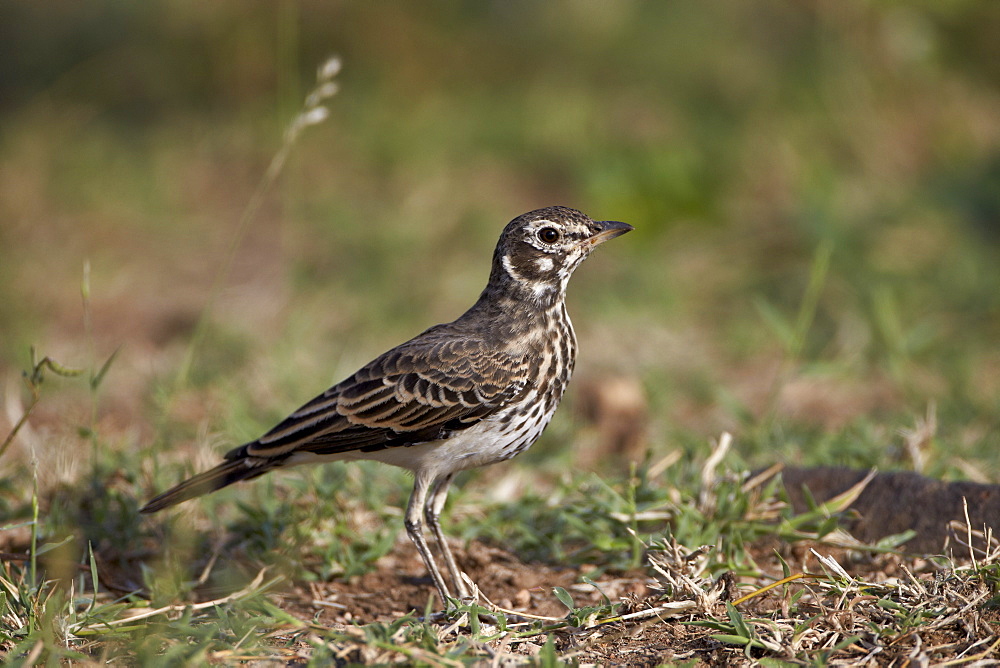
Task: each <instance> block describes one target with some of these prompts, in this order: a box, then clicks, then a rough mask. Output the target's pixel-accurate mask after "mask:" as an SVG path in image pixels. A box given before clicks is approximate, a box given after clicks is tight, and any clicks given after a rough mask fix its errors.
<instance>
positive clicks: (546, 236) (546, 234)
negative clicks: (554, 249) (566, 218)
mask: <svg viewBox="0 0 1000 668" xmlns="http://www.w3.org/2000/svg"><path fill="white" fill-rule="evenodd" d="M536 236H537V237H538V240H539V241H541V242H543V243H546V244H554V243H555V242H557V241H559V230H557V229H556V228H554V227H543V228H542V229H540V230H538V232H537V234H536Z"/></svg>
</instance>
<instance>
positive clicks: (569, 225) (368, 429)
mask: <svg viewBox="0 0 1000 668" xmlns="http://www.w3.org/2000/svg"><path fill="white" fill-rule="evenodd" d="M631 229H632V227H631V226H629V225H626V224H625V223H618V222H611V221H606V222H595V221H593V220H591V219H590V218H588V217H587V216H585V215H584V214H582V213H580V212H579V211H576V210H574V209H569V208H566V207H560V206H555V207H548V208H545V209H539V210H537V211H532V212H530V213H526V214H524V215H522V216H519V217H517V218H515V219H514V220H512V221H511V222H510V223H509V224H508V225H507V227H506V228H505V229H504V231H503V233H502V234H501V235H500V240H499V242H498V243H497V247H496V251H495V252H494V255H493V267H492V270H491V272H490V278H489V282H488V283H487V286H486V289H485V290H483V293H482V294H481V295H480V297H479V300H478V301H477V302H476V303H475V304H474V305H473V306H472V308H470V309H469V310H468V311H466V312H465V313H464V314H463V315H462V316H461V317H460V318H458V319H457V320H455V321H453V322H450V323H446V324H442V325H436V326H434V327H431V328H430V329H428V330H426V331H425V332H423V333H421V334H419V335H418V336H416V337H414V338H413V339H410V340H409V341H407V342H405V343H403V344H401V345H399V346H397V347H395V348H393V349H392V350H390V351H388V352H386V353H384V354H383V355H381V356H379V357H377V358H376V359H374V360H373V361H372V362H370V363H368V364H367V365H365V366H364V367H362V368H361V369H360V370H358V371H357V372H356V373H355V374H354V375H352V376H351V377H349V378H347V379H346V380H344V381H342V382H340V383H337V384H336V385H334V386H333V387H331V388H330V389H328V390H327V391H326V392H324V393H323V394H321V395H319V396H318V397H316V398H315V399H313V400H312V401H310V402H308V403H307V404H305V405H304V406H302V407H301V408H299V409H298V410H297V411H295V412H294V413H292V414H291V415H290V416H288V417H287V418H286V419H285V420H283V421H282V422H281V423H280V424H278V425H277V426H276V427H274V428H273V429H271V430H270V431H269V432H267V433H266V434H264V435H263V436H261V437H260V438H258V439H257V440H255V441H251V442H250V443H246V444H244V445H241V446H240V447H238V448H236V449H234V450H232V451H230V452H229V453H227V454H226V455H225V461H224V462H223V463H221V464H220V465H219V466H217V467H215V468H214V469H211V470H209V471H206V472H204V473H201V474H199V475H196V476H194V477H193V478H191V479H189V480H186V481H184V482H182V483H180V484H179V485H177V486H176V487H174V488H172V489H170V490H168V491H166V492H164V493H163V494H160V495H159V496H157V497H156V498H154V499H152V500H151V501H150V502H149V503H148V504H146V506H145V507H143V508H142V512H144V513H151V512H155V511H158V510H162V509H163V508H167V507H169V506H172V505H175V504H177V503H180V502H182V501H186V500H188V499H191V498H194V497H196V496H200V495H202V494H206V493H208V492H211V491H214V490H217V489H220V488H222V487H225V486H226V485H229V484H232V483H234V482H237V481H239V480H245V479H249V478H255V477H257V476H259V475H262V474H264V473H267V472H268V471H271V470H273V469H276V468H281V467H285V466H291V465H296V464H304V463H312V462H323V461H336V460H343V459H375V460H378V461H382V462H385V463H388V464H393V465H396V466H402V467H404V468H408V469H410V470H412V471H413V472H414V474H415V484H414V490H413V494H412V495H411V497H410V503H409V506H408V508H407V513H406V528H407V531H408V532H409V534H410V537H411V538H412V539H413V541H414V543H415V544H416V546H417V549H418V550H419V552H420V554H421V556H422V557H423V559H424V562H425V563H426V565H427V568H428V570H429V571H430V573H431V576H432V578H433V579H434V584H435V586H436V587H437V589H438V592H439V594H440V595H441V598H442V602H443V603H446V602H447V597H448V596H450V595H451V594H450V591H449V590H448V587H447V586H446V584H445V582H444V579H443V577H442V576H441V573H440V571H439V569H438V567H437V564H436V562H435V560H434V557H433V556H432V554H431V552H430V550H429V548H428V546H427V543H426V540H425V539H424V535H423V530H422V529H423V522H424V520H426V522H427V524H428V525H430V527H431V529H432V531H433V533H434V536H435V539H436V540H437V542H438V544H439V546H440V549H441V551H442V554H443V555H444V557H445V560H446V563H447V566H448V571H449V576H450V579H451V580H452V584H453V585H454V586H455V588H456V591H457V592H458V593H459V595H460V596H465V595H467V593H468V590H467V588H466V586H465V583H464V582H462V580H461V578H460V577H459V575H458V569H457V567H456V565H455V561H454V558H453V557H452V555H451V552H450V550H449V549H448V545H447V543H446V542H445V541H444V537H443V536H442V534H441V530H440V526H439V523H438V517H439V515H440V513H441V510H442V509H443V507H444V501H445V497H446V495H447V490H448V485H449V484H450V482H451V479H452V477H453V476H454V474H455V473H457V472H459V471H462V470H465V469H468V468H472V467H474V466H482V465H485V464H491V463H494V462H498V461H502V460H505V459H509V458H510V457H513V456H514V455H516V454H518V453H519V452H522V451H523V450H525V449H526V448H528V447H529V446H530V445H531V444H532V443H533V442H534V441H535V440H536V439H537V438H538V436H539V435H540V434H541V432H542V430H543V429H544V428H545V426H546V425H547V424H548V422H549V420H550V419H551V417H552V414H553V412H555V409H556V407H557V406H558V404H559V400H560V399H561V398H562V395H563V392H564V390H565V389H566V384H567V383H568V382H569V377H570V374H571V373H572V371H573V364H574V359H575V356H576V337H575V335H574V333H573V326H572V324H571V323H570V319H569V316H568V314H567V313H566V305H565V301H564V297H565V292H566V285H567V283H568V281H569V278H570V276H571V275H572V273H573V271H574V270H575V269H576V267H577V266H579V264H580V263H581V262H582V261H583V260H584V259H585V258H586V257H587V255H589V254H590V252H591V251H592V250H593V248H594V247H596V246H597V245H598V244H600V243H603V242H604V241H606V240H608V239H611V238H614V237H616V236H619V235H621V234H624V233H625V232H628V231H629V230H631Z"/></svg>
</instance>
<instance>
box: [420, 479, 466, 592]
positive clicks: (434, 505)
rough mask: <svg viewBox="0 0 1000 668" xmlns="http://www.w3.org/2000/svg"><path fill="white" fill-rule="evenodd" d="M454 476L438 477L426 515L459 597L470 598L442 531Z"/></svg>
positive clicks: (428, 502) (428, 500)
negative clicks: (449, 490)
mask: <svg viewBox="0 0 1000 668" xmlns="http://www.w3.org/2000/svg"><path fill="white" fill-rule="evenodd" d="M454 477H455V475H454V474H449V475H446V476H444V477H443V478H438V480H437V482H435V483H434V487H433V489H431V493H430V498H429V499H427V506H426V514H425V517H426V518H427V524H428V525H430V528H431V531H432V532H433V533H434V539H435V540H437V543H438V545H440V546H441V553H442V554H444V561H445V564H447V566H448V575H449V576H450V577H451V582H452V584H453V585H454V586H455V591H457V592H458V596H459V598H469V597H470V596H471V593H470V592H469V588H468V587H467V586H466V585H465V581H464V580H463V579H462V576H461V574H460V573H459V570H458V564H457V563H456V562H455V557H454V555H452V553H451V548H450V547H448V541H447V540H445V537H444V534H443V533H441V522H440V518H441V511H443V510H444V504H445V501H446V500H447V499H448V487H449V485H451V480H452V478H454Z"/></svg>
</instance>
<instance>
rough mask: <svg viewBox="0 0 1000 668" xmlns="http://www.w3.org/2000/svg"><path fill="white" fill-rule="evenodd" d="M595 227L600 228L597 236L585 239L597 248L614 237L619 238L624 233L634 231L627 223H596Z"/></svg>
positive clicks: (607, 221) (604, 221)
mask: <svg viewBox="0 0 1000 668" xmlns="http://www.w3.org/2000/svg"><path fill="white" fill-rule="evenodd" d="M597 226H598V227H599V228H600V230H599V231H598V232H597V234H595V235H593V236H591V237H590V238H589V239H587V241H589V242H590V245H591V246H598V245H600V244H603V243H604V242H605V241H608V240H610V239H614V238H615V237H620V236H621V235H623V234H625V233H626V232H631V231H632V230H634V229H635V228H634V227H632V226H631V225H629V224H628V223H619V222H618V221H617V220H602V221H598V222H597Z"/></svg>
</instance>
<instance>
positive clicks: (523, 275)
mask: <svg viewBox="0 0 1000 668" xmlns="http://www.w3.org/2000/svg"><path fill="white" fill-rule="evenodd" d="M632 229H634V228H633V227H632V226H631V225H628V224H626V223H619V222H617V221H612V220H605V221H595V220H591V219H590V218H589V217H587V216H586V215H584V214H582V213H580V212H579V211H577V210H576V209H570V208H568V207H564V206H550V207H547V208H544V209H538V210H536V211H530V212H528V213H526V214H523V215H520V216H518V217H517V218H515V219H514V220H512V221H510V223H508V225H507V227H506V228H504V231H503V233H502V234H501V235H500V241H499V242H498V243H497V248H496V252H495V253H494V255H493V271H492V273H491V274H490V283H491V285H493V284H499V285H503V286H505V287H506V288H507V289H514V290H515V291H517V292H519V293H522V294H524V295H526V296H529V297H532V296H533V297H534V300H535V301H538V302H549V301H555V300H558V299H560V298H562V296H563V295H564V294H565V292H566V285H567V283H568V282H569V278H570V276H572V275H573V271H574V270H575V269H576V268H577V267H578V266H580V263H581V262H583V260H584V259H585V258H586V257H587V256H588V255H590V253H591V251H593V250H594V248H596V247H597V246H599V245H600V244H602V243H604V242H605V241H608V240H609V239H614V238H615V237H617V236H620V235H622V234H625V233H626V232H630V231H631V230H632ZM495 287H496V286H495Z"/></svg>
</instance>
